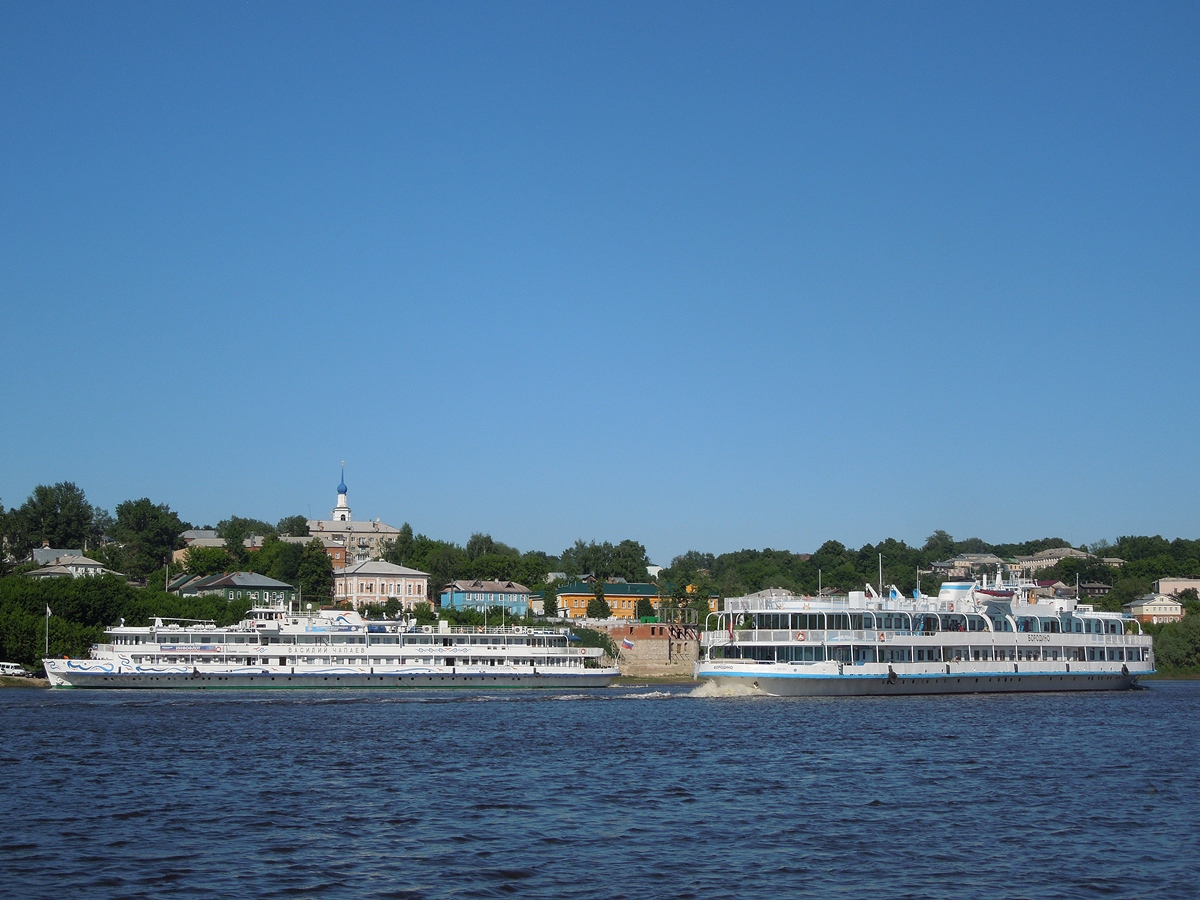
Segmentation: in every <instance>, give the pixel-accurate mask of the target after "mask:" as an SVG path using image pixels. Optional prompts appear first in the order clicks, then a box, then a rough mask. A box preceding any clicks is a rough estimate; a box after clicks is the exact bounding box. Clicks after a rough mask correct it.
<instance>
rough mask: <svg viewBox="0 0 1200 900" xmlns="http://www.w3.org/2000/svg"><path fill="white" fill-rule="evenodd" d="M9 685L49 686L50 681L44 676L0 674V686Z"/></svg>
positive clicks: (5, 686) (7, 686)
mask: <svg viewBox="0 0 1200 900" xmlns="http://www.w3.org/2000/svg"><path fill="white" fill-rule="evenodd" d="M9 687H44V688H48V687H50V682H49V681H47V680H46V679H45V678H12V677H10V676H8V675H0V688H9Z"/></svg>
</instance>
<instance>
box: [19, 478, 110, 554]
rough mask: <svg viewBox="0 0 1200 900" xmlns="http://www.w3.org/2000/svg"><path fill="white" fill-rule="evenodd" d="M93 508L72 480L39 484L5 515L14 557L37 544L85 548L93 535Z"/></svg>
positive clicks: (28, 552)
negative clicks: (26, 497) (53, 483)
mask: <svg viewBox="0 0 1200 900" xmlns="http://www.w3.org/2000/svg"><path fill="white" fill-rule="evenodd" d="M93 516H94V509H93V508H92V505H91V504H90V503H88V502H87V497H85V496H84V493H83V491H82V490H81V489H80V488H78V487H76V486H75V484H74V483H73V482H70V481H60V482H59V483H58V484H55V485H44V484H39V485H38V486H37V487H35V488H34V489H33V493H32V494H30V495H29V499H27V500H26V501H25V502H24V503H23V504H21V506H19V507H17V508H16V509H13V510H10V511H9V513H8V515H7V516H5V526H6V533H5V535H4V537H5V538H6V539H7V540H8V550H9V553H11V554H12V556H13V558H14V559H18V560H20V559H24V558H25V557H27V556H29V554H30V552H31V551H32V550H33V548H34V547H40V546H42V544H43V543H49V545H50V546H51V547H57V548H63V549H68V548H80V549H83V548H86V547H87V546H88V538H89V537H90V536H91V534H92V518H93Z"/></svg>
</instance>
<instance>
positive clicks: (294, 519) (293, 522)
mask: <svg viewBox="0 0 1200 900" xmlns="http://www.w3.org/2000/svg"><path fill="white" fill-rule="evenodd" d="M275 528H276V530H277V531H278V533H279V534H281V535H286V536H287V537H308V519H306V518H305V517H304V516H285V517H284V518H282V519H280V520H279V524H278V525H276V526H275Z"/></svg>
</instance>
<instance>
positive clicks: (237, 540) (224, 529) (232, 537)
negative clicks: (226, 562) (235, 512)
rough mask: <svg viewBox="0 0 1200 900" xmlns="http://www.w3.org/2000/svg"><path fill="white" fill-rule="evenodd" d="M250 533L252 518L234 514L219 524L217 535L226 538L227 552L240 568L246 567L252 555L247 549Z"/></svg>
mask: <svg viewBox="0 0 1200 900" xmlns="http://www.w3.org/2000/svg"><path fill="white" fill-rule="evenodd" d="M250 535H251V531H250V520H249V519H243V518H241V517H240V516H233V517H232V518H229V519H226V520H225V521H223V522H221V523H219V524H218V525H217V536H218V537H223V538H225V552H226V553H227V554H229V558H230V559H231V560H233V563H234V565H235V566H236V567H237V568H238V569H239V570H241V569H244V568H245V567H246V562H247V560H248V559H249V556H250V553H249V551H248V550H247V549H246V539H247V538H248V537H250Z"/></svg>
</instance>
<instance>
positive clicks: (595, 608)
mask: <svg viewBox="0 0 1200 900" xmlns="http://www.w3.org/2000/svg"><path fill="white" fill-rule="evenodd" d="M595 591H596V596H594V597H592V599H591V600H589V601H588V605H587V615H588V618H589V619H607V618H608V617H609V616H611V615H612V607H611V606H609V605H608V601H607V600H605V599H604V582H602V581H597V582H596V587H595Z"/></svg>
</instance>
